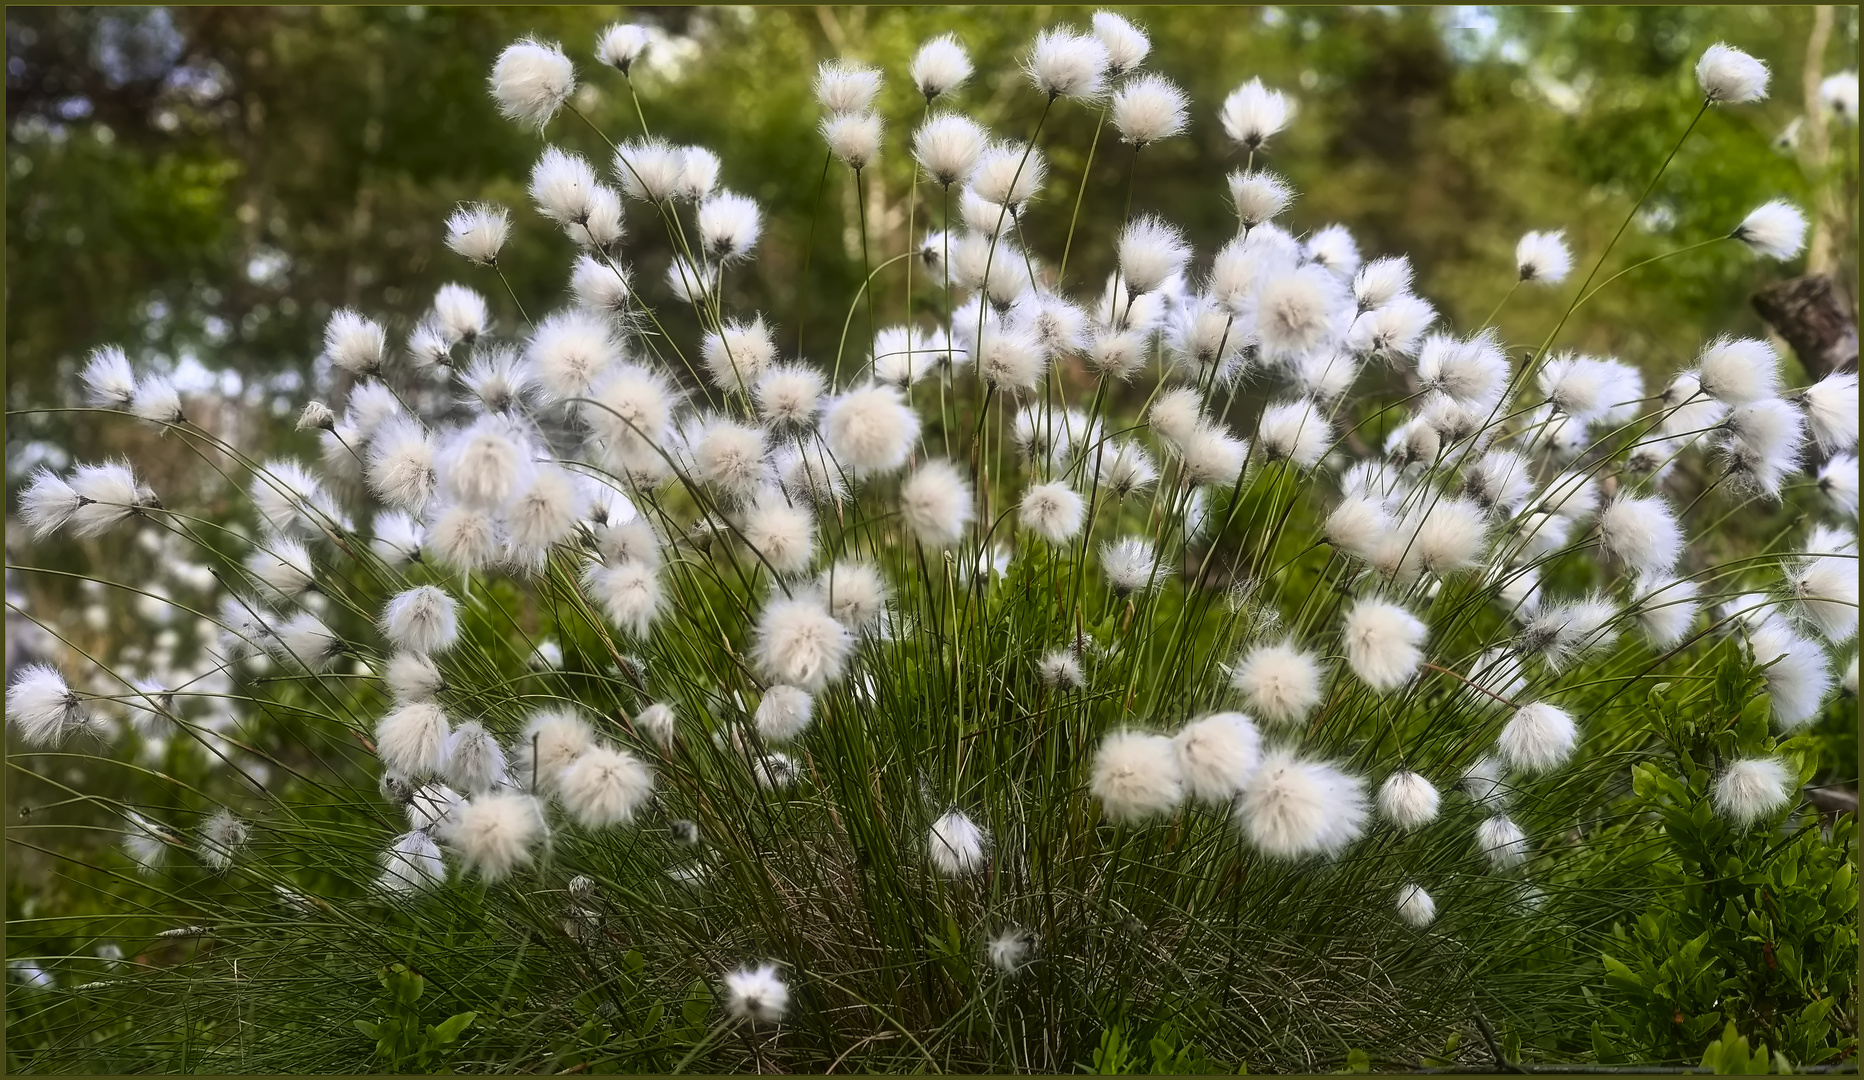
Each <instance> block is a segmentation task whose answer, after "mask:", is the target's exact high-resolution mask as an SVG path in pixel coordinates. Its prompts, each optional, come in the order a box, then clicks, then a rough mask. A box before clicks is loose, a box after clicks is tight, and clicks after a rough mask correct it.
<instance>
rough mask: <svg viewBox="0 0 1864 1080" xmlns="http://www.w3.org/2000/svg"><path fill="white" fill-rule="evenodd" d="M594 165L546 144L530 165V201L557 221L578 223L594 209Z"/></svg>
mask: <svg viewBox="0 0 1864 1080" xmlns="http://www.w3.org/2000/svg"><path fill="white" fill-rule="evenodd" d="M597 186H598V182H597V180H596V176H595V169H594V168H592V167H591V166H590V165H589V162H588V160H587V159H585V158H584V157H583V156H582V155H580V154H572V153H569V152H567V151H565V150H561V149H558V148H557V147H554V146H546V147H545V148H544V152H543V153H542V154H541V155H539V156H538V159H537V164H535V165H533V166H531V201H532V202H534V203H536V204H537V209H538V210H539V211H540V212H541V213H542V214H543V215H544V216H545V217H547V218H549V219H550V220H552V221H554V222H556V223H557V224H559V225H581V224H582V223H584V222H586V221H588V220H589V216H590V214H592V213H593V212H594V210H595V202H594V199H595V190H596V187H597Z"/></svg>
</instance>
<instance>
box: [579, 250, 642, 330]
mask: <svg viewBox="0 0 1864 1080" xmlns="http://www.w3.org/2000/svg"><path fill="white" fill-rule="evenodd" d="M570 293H571V295H573V296H575V297H576V302H577V303H578V304H581V305H582V306H583V308H584V310H586V311H591V312H594V313H596V314H598V315H603V316H606V317H608V318H611V319H612V318H617V317H620V316H623V315H626V314H627V312H628V302H629V299H630V298H631V297H632V296H633V295H634V293H633V290H632V287H631V286H630V285H629V282H628V275H627V274H626V273H624V272H623V271H622V270H620V269H619V268H617V267H615V266H614V265H612V264H610V263H608V262H606V261H604V260H602V259H598V258H596V257H595V256H593V255H578V256H576V264H575V267H574V268H573V269H572V270H571V271H570Z"/></svg>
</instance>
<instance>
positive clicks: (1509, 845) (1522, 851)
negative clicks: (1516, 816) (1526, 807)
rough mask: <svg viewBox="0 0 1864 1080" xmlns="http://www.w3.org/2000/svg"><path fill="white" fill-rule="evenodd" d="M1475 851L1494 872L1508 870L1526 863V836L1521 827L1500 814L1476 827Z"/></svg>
mask: <svg viewBox="0 0 1864 1080" xmlns="http://www.w3.org/2000/svg"><path fill="white" fill-rule="evenodd" d="M1476 851H1477V852H1478V853H1479V854H1481V855H1482V857H1483V858H1485V859H1487V860H1488V862H1489V865H1490V866H1491V867H1493V868H1494V869H1496V870H1509V869H1512V868H1514V867H1517V866H1520V865H1521V864H1522V863H1524V862H1526V861H1527V854H1528V844H1527V836H1526V834H1524V833H1523V832H1522V831H1521V827H1520V826H1519V825H1516V824H1515V823H1514V822H1512V821H1510V820H1509V819H1508V818H1506V817H1503V816H1502V815H1500V814H1497V815H1495V816H1494V817H1491V818H1489V819H1487V820H1486V821H1484V822H1483V823H1482V824H1480V825H1478V826H1476Z"/></svg>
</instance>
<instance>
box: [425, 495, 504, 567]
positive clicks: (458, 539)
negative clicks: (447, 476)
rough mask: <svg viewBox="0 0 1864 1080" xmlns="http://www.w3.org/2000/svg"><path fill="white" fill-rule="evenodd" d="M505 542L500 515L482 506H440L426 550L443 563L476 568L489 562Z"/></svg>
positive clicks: (428, 529)
mask: <svg viewBox="0 0 1864 1080" xmlns="http://www.w3.org/2000/svg"><path fill="white" fill-rule="evenodd" d="M503 543H504V538H503V537H502V536H501V535H500V529H499V523H498V518H497V517H496V516H495V514H494V512H493V511H491V510H487V509H485V508H483V507H477V506H469V505H467V504H465V503H453V504H449V505H445V506H441V507H438V508H436V512H435V514H434V516H433V518H432V519H431V520H430V521H429V522H428V524H427V544H426V550H427V551H428V552H429V553H431V554H432V555H433V557H434V559H435V560H436V561H437V562H439V563H440V565H442V566H447V567H452V568H453V569H456V570H477V569H479V568H480V567H483V566H486V565H488V564H490V563H491V562H492V561H493V560H494V559H496V558H497V557H498V555H499V551H500V549H501V547H502V546H503Z"/></svg>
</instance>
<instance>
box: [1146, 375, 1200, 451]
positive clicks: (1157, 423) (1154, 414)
mask: <svg viewBox="0 0 1864 1080" xmlns="http://www.w3.org/2000/svg"><path fill="white" fill-rule="evenodd" d="M1146 422H1147V423H1148V424H1150V425H1151V427H1152V431H1153V434H1155V435H1157V436H1158V437H1159V441H1160V442H1163V443H1164V444H1165V445H1166V446H1169V447H1171V448H1172V449H1175V450H1178V451H1179V452H1180V453H1182V452H1183V448H1184V446H1185V445H1186V444H1187V443H1189V442H1190V441H1191V437H1192V436H1193V435H1195V434H1196V433H1197V432H1198V430H1199V429H1200V428H1201V427H1203V423H1204V407H1203V405H1202V404H1201V403H1200V402H1199V400H1198V396H1197V391H1196V390H1195V389H1193V388H1191V387H1188V386H1179V387H1174V388H1172V389H1170V390H1167V391H1165V392H1163V393H1161V394H1160V395H1159V396H1158V399H1157V400H1155V401H1154V402H1153V403H1152V408H1151V410H1150V411H1148V412H1147V413H1146Z"/></svg>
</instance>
